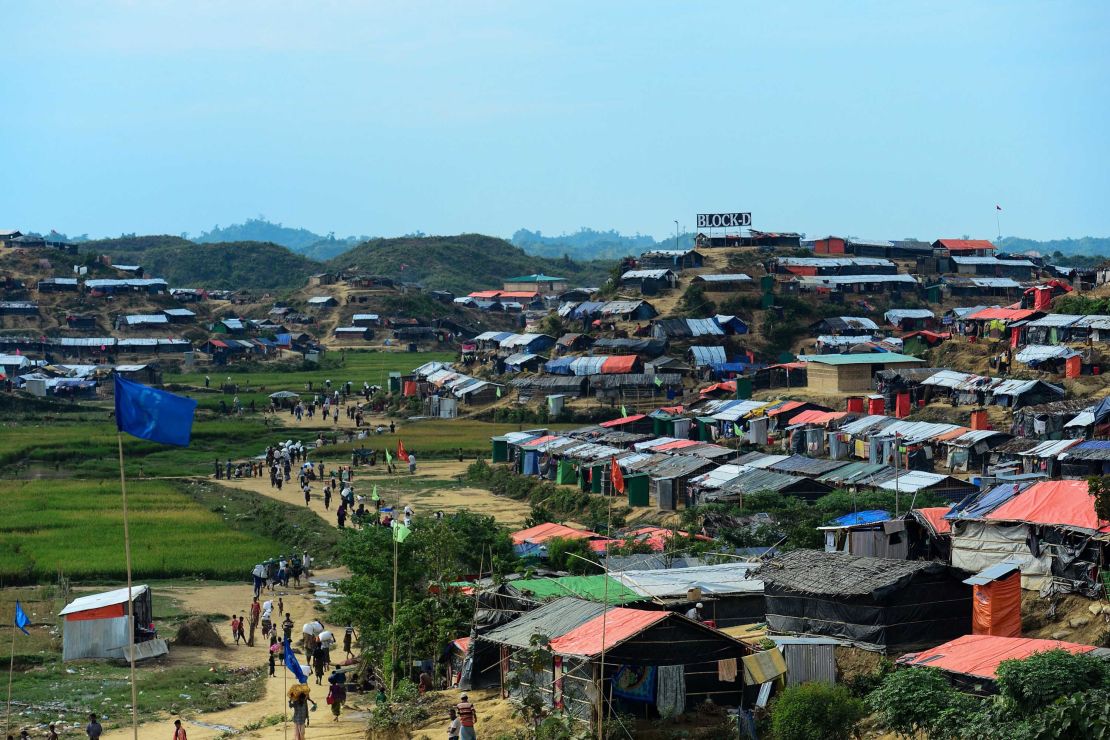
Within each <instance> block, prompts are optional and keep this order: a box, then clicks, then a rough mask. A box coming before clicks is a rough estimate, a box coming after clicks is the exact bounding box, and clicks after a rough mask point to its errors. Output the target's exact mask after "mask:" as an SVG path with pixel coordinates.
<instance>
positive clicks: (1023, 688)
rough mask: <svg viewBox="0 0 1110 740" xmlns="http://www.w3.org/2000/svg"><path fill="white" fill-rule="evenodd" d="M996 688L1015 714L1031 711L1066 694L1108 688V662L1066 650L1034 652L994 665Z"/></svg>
mask: <svg viewBox="0 0 1110 740" xmlns="http://www.w3.org/2000/svg"><path fill="white" fill-rule="evenodd" d="M997 675H998V690H999V693H1000V694H1001V695H1002V697H1003V698H1004V699H1006V700H1007V701H1009V702H1011V703H1012V707H1013V710H1014V711H1015V713H1017V714H1026V715H1029V714H1034V713H1036V712H1037V711H1039V710H1040V709H1041V708H1042V707H1045V706H1048V705H1049V704H1052V703H1053V702H1054V701H1056V700H1057V699H1059V698H1060V697H1063V696H1068V695H1069V694H1076V693H1079V692H1081V691H1088V690H1091V689H1110V664H1108V663H1107V662H1106V661H1104V660H1102V659H1101V658H1096V657H1094V656H1091V655H1087V654H1082V655H1075V654H1072V653H1069V652H1068V651H1066V650H1049V651H1046V652H1043V653H1036V654H1034V655H1031V656H1029V657H1028V658H1025V659H1024V660H1004V661H1002V663H1001V664H1000V665H999V666H998V671H997Z"/></svg>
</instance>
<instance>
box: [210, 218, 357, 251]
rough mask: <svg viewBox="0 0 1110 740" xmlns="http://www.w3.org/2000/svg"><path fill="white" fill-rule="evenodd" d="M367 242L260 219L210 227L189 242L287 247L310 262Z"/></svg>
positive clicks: (353, 237) (355, 237)
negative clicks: (245, 243)
mask: <svg viewBox="0 0 1110 740" xmlns="http://www.w3.org/2000/svg"><path fill="white" fill-rule="evenodd" d="M366 239H367V237H365V236H348V237H340V238H336V236H335V234H334V233H331V234H327V235H321V234H316V233H314V232H312V231H309V230H308V229H299V228H293V227H290V226H283V225H281V224H278V223H273V222H271V221H267V220H266V219H264V218H261V217H259V218H248V219H247V220H246V221H244V222H243V223H241V224H232V225H230V226H223V227H220V226H213V227H212V228H211V230H209V231H204V232H201V234H200V236H197V237H194V238H193V239H192V241H194V242H196V243H198V244H215V243H221V242H270V243H271V244H280V245H281V246H283V247H288V248H289V249H291V250H293V251H294V252H297V253H299V254H303V255H305V256H306V257H310V258H312V259H318V260H326V259H330V258H332V257H334V256H336V255H337V254H340V253H341V252H345V251H347V250H348V249H350V248H351V247H353V246H355V245H356V244H358V243H359V242H362V241H365V240H366Z"/></svg>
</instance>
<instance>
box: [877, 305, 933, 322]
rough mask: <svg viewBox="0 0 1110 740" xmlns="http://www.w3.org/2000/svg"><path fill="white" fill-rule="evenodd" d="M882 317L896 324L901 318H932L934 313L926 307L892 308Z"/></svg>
mask: <svg viewBox="0 0 1110 740" xmlns="http://www.w3.org/2000/svg"><path fill="white" fill-rule="evenodd" d="M883 318H884V319H886V320H887V321H888V322H889V323H891V324H896V323H898V322H899V321H901V320H902V319H933V318H936V314H935V313H933V312H932V311H930V310H929V309H927V308H892V309H890V310H889V311H887V312H886V313H884V314H883Z"/></svg>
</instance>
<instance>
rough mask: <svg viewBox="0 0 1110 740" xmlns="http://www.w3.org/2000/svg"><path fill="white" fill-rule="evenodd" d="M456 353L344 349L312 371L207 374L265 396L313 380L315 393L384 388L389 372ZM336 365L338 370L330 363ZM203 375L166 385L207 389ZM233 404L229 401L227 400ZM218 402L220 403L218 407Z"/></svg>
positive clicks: (170, 379)
mask: <svg viewBox="0 0 1110 740" xmlns="http://www.w3.org/2000/svg"><path fill="white" fill-rule="evenodd" d="M456 358H457V355H456V354H455V353H454V352H377V351H372V350H345V351H343V352H342V353H339V352H330V353H328V356H327V360H326V361H325V366H324V367H323V368H318V369H313V370H299V369H293V368H290V369H274V368H272V367H265V368H264V369H259V368H254V367H248V368H245V369H244V368H237V367H235V366H234V365H232V366H230V367H226V368H213V369H211V370H209V371H208V372H207V375H209V376H211V378H212V383H211V385H212V387H213V388H216V387H218V386H220V385H221V384H223V383H226V382H228V379H229V378H230V379H231V380H230V382H232V383H236V384H238V385H239V387H240V388H241V389H243V390H244V392H247V393H249V392H251V391H255V392H258V393H262V391H261V389H263V388H265V393H273V392H274V391H283V390H288V391H294V392H297V393H300V392H303V391H304V390H305V383H307V382H309V381H312V388H313V390H314V391H316V390H320V389H322V388H324V382H325V381H326V380H329V379H330V380H331V382H332V385H333V388H334V387H338V385H339V384H340V383H346V382H347V381H348V380H349V381H351V383H352V384H353V385H354V386H355V387H357V388H361V387H362V384H363V382H367V383H369V384H370V385H381V386H385V385H386V383H387V381H388V379H389V373H390V372H391V371H392V372H401V373H404V374H406V375H407V374H408V373H410V372H412V370H413V369H414V368H416V367H419V366H420V365H423V364H424V363H426V362H451V361H452V360H454V359H456ZM332 362H337V363H339V365H338V366H337V367H332V366H331V363H332ZM205 374H206V373H204V372H196V373H185V374H180V375H171V374H168V373H167V374H166V375H165V376H164V377H163V382H165V383H167V384H170V383H176V384H180V385H192V386H198V387H203V386H204V376H205ZM240 399H241V400H242V401H243V402H244V403H250V400H249V397H244V396H243V395H240ZM227 400H228V401H229V402H230V398H228V399H227ZM218 403H219V401H218V400H217V405H218Z"/></svg>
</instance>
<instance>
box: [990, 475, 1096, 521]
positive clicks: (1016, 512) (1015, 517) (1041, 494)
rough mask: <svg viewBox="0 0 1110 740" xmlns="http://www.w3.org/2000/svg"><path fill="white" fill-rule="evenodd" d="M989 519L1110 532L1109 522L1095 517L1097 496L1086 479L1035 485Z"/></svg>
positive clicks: (1004, 505) (1042, 482)
mask: <svg viewBox="0 0 1110 740" xmlns="http://www.w3.org/2000/svg"><path fill="white" fill-rule="evenodd" d="M986 518H987V519H990V520H992V521H1016V522H1028V523H1030V524H1055V525H1058V526H1064V527H1076V528H1078V529H1088V530H1091V531H1102V532H1110V521H1106V520H1105V519H1099V518H1098V516H1097V515H1096V514H1095V497H1094V496H1092V495H1091V494H1090V493H1089V492H1088V490H1087V481H1085V480H1047V481H1041V482H1040V483H1034V484H1033V485H1031V486H1029V488H1027V489H1025V490H1024V491H1022V492H1021V493H1019V494H1018V495H1017V496H1014V497H1013V498H1012V499H1010V500H1009V501H1007V502H1006V503H1004V504H1002V505H1001V506H999V507H998V508H997V509H995V510H994V511H992V512H991V513H990V514H987V516H986Z"/></svg>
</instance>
